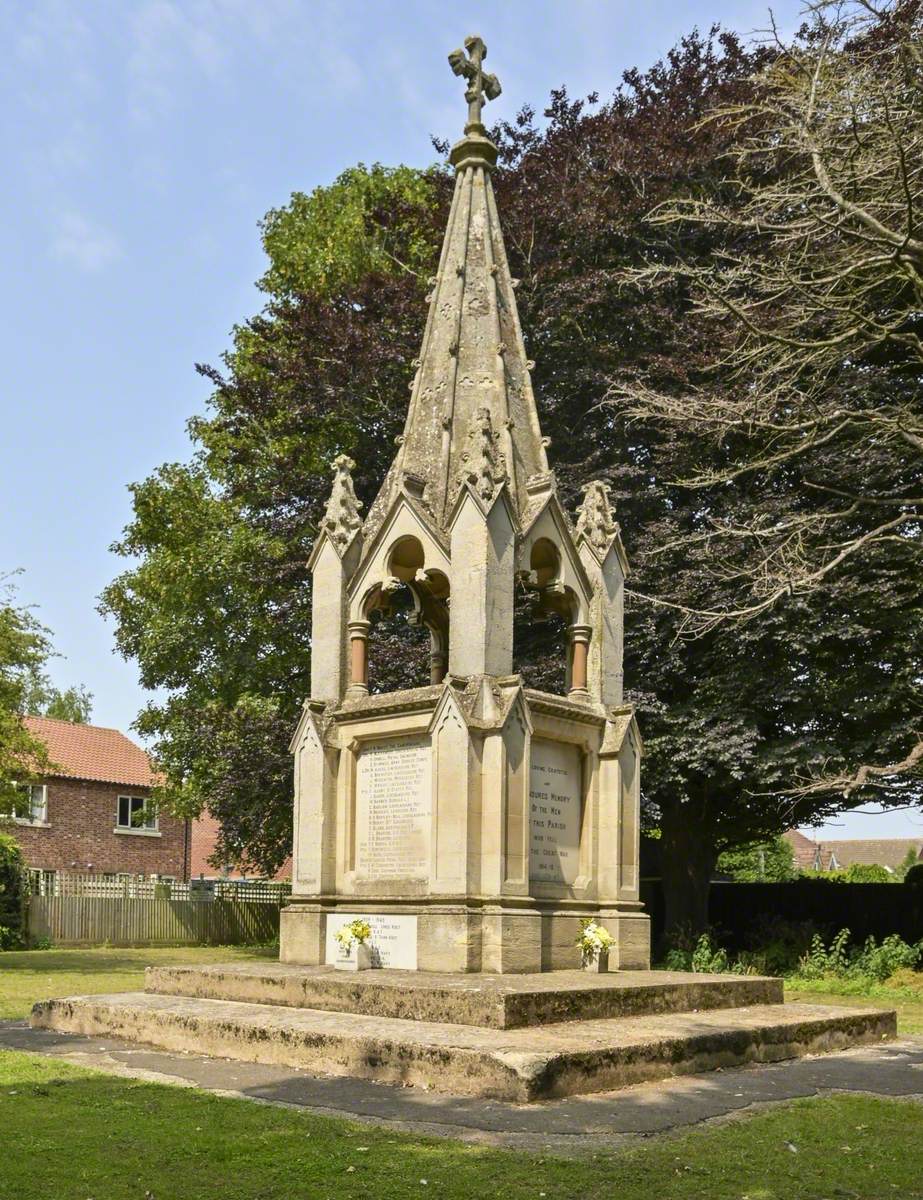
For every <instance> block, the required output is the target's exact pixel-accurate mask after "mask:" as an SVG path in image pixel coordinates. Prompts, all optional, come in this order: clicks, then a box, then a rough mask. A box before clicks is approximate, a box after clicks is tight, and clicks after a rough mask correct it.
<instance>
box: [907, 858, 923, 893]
mask: <svg viewBox="0 0 923 1200" xmlns="http://www.w3.org/2000/svg"><path fill="white" fill-rule="evenodd" d="M904 883H909V884H910V885H911V886H912V887H923V862H918V863H917V864H916V866H914V867H910V868H909V869H908V871H907V874H906V875H905V876H904Z"/></svg>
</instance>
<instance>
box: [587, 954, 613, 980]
mask: <svg viewBox="0 0 923 1200" xmlns="http://www.w3.org/2000/svg"><path fill="white" fill-rule="evenodd" d="M583 969H584V971H591V972H592V973H593V974H594V975H596V974H600V975H604V974H606V972H607V971H608V970H609V951H608V950H600V951H599V953H598V954H584V956H583Z"/></svg>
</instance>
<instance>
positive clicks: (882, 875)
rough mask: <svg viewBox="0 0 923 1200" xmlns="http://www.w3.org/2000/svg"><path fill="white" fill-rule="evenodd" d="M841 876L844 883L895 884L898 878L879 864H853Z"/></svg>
mask: <svg viewBox="0 0 923 1200" xmlns="http://www.w3.org/2000/svg"><path fill="white" fill-rule="evenodd" d="M839 876H840V879H841V880H842V882H843V883H894V882H895V878H896V877H895V876H894V875H893V874H892V873H891V872H890V871H889V870H888V869H887V867H882V866H880V865H879V864H878V863H852V865H851V866H848V867H847V868H846V869H845V870H844V871H841V872H840V873H839Z"/></svg>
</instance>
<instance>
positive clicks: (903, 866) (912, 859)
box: [894, 846, 921, 881]
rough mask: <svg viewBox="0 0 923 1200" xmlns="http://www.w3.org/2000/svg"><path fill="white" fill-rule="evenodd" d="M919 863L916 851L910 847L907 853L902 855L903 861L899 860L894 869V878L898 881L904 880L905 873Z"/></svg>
mask: <svg viewBox="0 0 923 1200" xmlns="http://www.w3.org/2000/svg"><path fill="white" fill-rule="evenodd" d="M920 861H921V859H920V856H919V855H918V853H917V851H916V849H915V848H914V847H913V846H911V847H910V849H909V850H908V851H907V853H906V854H905V855H904V857H903V859H901V861H900V862H899V863H898V865H897V866H896V867H895V869H894V878H895V879H896V880H898V881H902V880H904V879H906V878H907V872H908V871H910V870H911V869H912V868H913V867H915V866H916V865H917V863H918V862H920Z"/></svg>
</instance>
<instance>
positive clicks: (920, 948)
mask: <svg viewBox="0 0 923 1200" xmlns="http://www.w3.org/2000/svg"><path fill="white" fill-rule="evenodd" d="M921 961H923V942H918V943H917V944H916V945H914V946H910V945H908V944H907V943H906V942H905V941H904V940H903V939H902V938H900V937H899V936H898V935H897V934H896V933H892V934H890V935H889V936H888V937H886V938H884V939H883V940H882V942H881V943H878V942H876V940H875V938H873V937H869V938H867V939H866V941H865V942H864V944H863V945H862V946H850V932H849V930H848V929H841V930H840V932H839V933H838V934H837V935H836V937H835V938H834V939H833V941H832V942H830V944H829V945H825V944H824V941H823V939H822V938H821V936H820V934H815V935H814V937H813V939H812V940H811V947H810V949H809V950H808V952H807V954H805V956H804V957H803V958H802V960H801V962H800V963H799V965H798V970H797V971H796V972H795V973H794V975H793V979H795V980H798V979H802V980H819V979H826V978H833V979H855V980H860V981H861V980H863V979H868V980H872V981H875V982H878V983H881V982H884V980H886V979H889V978H890V977H891V976H892V975H893V974H894V973H895V971H898V970H900V969H908V968H915V967H917V966H918V965H919V964H920V962H921Z"/></svg>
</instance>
